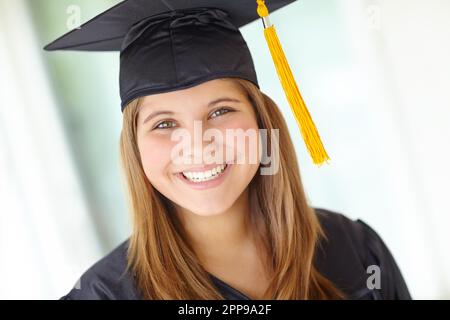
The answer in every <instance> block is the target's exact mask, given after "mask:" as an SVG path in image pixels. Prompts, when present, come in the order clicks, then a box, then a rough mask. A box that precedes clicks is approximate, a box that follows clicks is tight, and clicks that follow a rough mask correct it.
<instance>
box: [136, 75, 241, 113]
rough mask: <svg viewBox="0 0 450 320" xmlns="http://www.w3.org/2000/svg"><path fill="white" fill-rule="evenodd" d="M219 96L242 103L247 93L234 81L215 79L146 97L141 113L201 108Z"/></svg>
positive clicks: (141, 104)
mask: <svg viewBox="0 0 450 320" xmlns="http://www.w3.org/2000/svg"><path fill="white" fill-rule="evenodd" d="M219 96H220V97H228V98H236V99H239V100H241V101H242V100H243V99H245V92H244V90H243V89H242V87H241V86H240V85H239V84H238V83H237V82H236V81H234V80H232V79H214V80H210V81H206V82H203V83H201V84H199V85H196V86H194V87H191V88H187V89H182V90H176V91H171V92H166V93H158V94H153V95H148V96H145V97H143V98H142V99H141V103H140V111H144V110H147V109H154V108H155V107H156V106H157V107H167V108H170V107H173V108H176V106H177V105H178V104H183V105H184V106H186V105H191V106H192V107H194V106H199V107H200V106H203V105H206V104H208V103H209V102H210V101H212V100H214V99H217V98H218V97H219Z"/></svg>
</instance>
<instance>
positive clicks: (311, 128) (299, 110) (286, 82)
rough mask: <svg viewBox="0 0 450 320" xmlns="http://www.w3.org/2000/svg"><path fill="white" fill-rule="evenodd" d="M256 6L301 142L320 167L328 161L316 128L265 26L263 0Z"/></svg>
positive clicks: (275, 40)
mask: <svg viewBox="0 0 450 320" xmlns="http://www.w3.org/2000/svg"><path fill="white" fill-rule="evenodd" d="M256 2H257V4H258V9H257V12H258V15H259V16H260V17H261V18H263V21H264V24H265V28H264V36H265V38H266V41H267V45H268V46H269V50H270V54H271V56H272V60H273V62H274V64H275V68H276V70H277V73H278V77H279V79H280V82H281V85H282V87H283V90H284V92H285V94H286V98H287V100H288V102H289V105H290V107H291V110H292V112H293V113H294V115H295V119H296V120H297V124H298V125H299V127H300V132H301V134H302V137H303V140H304V141H305V144H306V147H307V148H308V152H309V154H310V155H311V158H312V160H313V162H314V164H316V165H319V166H320V165H321V164H323V163H324V162H325V161H328V160H330V157H329V156H328V154H327V152H326V150H325V148H324V146H323V144H322V141H321V139H320V136H319V133H318V132H317V128H316V126H315V124H314V122H313V120H312V118H311V115H310V114H309V111H308V109H307V107H306V105H305V102H304V101H303V98H302V95H301V94H300V91H299V89H298V87H297V83H296V82H295V79H294V76H293V75H292V71H291V68H290V67H289V64H288V62H287V59H286V56H285V55H284V52H283V48H282V47H281V44H280V41H279V39H278V36H277V33H276V31H275V27H274V26H273V25H270V26H266V21H267V20H266V18H265V17H267V16H268V15H269V11H268V9H267V7H266V5H265V4H264V0H256Z"/></svg>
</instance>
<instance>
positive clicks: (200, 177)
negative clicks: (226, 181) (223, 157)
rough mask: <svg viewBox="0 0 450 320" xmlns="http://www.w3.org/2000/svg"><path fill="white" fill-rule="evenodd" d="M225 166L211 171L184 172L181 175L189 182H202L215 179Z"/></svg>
mask: <svg viewBox="0 0 450 320" xmlns="http://www.w3.org/2000/svg"><path fill="white" fill-rule="evenodd" d="M225 167H226V165H220V166H217V167H215V168H214V169H211V170H206V171H202V172H196V171H184V172H183V175H184V176H185V177H186V178H187V179H188V180H190V181H194V182H203V181H208V180H212V179H215V178H216V177H217V176H219V174H221V173H222V172H223V171H224V170H225Z"/></svg>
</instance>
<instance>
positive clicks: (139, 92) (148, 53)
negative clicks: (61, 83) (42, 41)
mask: <svg viewBox="0 0 450 320" xmlns="http://www.w3.org/2000/svg"><path fill="white" fill-rule="evenodd" d="M294 1H296V0H271V1H264V0H125V1H122V2H120V3H119V4H117V5H116V6H114V7H112V8H110V9H108V10H106V11H105V12H103V13H101V14H99V15H97V16H96V17H94V18H92V19H91V20H89V21H88V22H86V23H84V24H83V25H81V27H80V28H78V29H74V30H72V31H70V32H68V33H66V34H64V35H63V36H61V37H60V38H58V39H56V40H55V41H53V42H51V43H50V44H48V45H47V46H46V47H45V48H44V49H45V50H48V51H53V50H82V51H120V75H119V85H120V96H121V109H122V111H123V110H124V108H125V107H126V106H127V104H128V103H129V102H131V101H132V100H133V99H135V98H138V97H142V96H146V95H150V94H155V93H163V92H169V91H174V90H180V89H184V88H189V87H192V86H195V85H197V84H200V83H202V82H205V81H208V80H212V79H216V78H223V77H238V78H242V79H245V80H248V81H251V82H252V83H254V84H255V85H256V86H258V88H259V85H258V80H257V76H256V72H255V68H254V64H253V60H252V56H251V54H250V51H249V49H248V47H247V44H246V42H245V40H244V38H243V37H242V35H241V33H240V31H239V28H240V27H242V26H244V25H246V24H248V23H250V22H252V21H254V20H257V19H260V18H261V19H262V21H263V25H264V35H265V38H266V41H267V44H268V47H269V49H270V53H271V56H272V59H273V61H274V64H275V67H276V70H277V73H278V77H279V79H280V82H281V84H282V87H283V90H284V92H285V94H286V98H287V100H288V102H289V105H290V107H291V109H292V112H293V113H294V115H295V119H296V121H297V124H298V125H299V128H300V131H301V134H302V136H303V139H304V141H305V144H306V146H307V148H308V151H309V153H310V155H311V157H312V159H313V162H314V163H315V164H318V165H320V164H322V163H323V162H325V161H327V160H329V157H328V154H327V153H326V151H325V149H324V147H323V145H322V141H321V139H320V136H319V134H318V132H317V129H316V126H315V125H314V123H313V121H312V119H311V116H310V114H309V112H308V109H307V108H306V105H305V103H304V101H303V98H302V96H301V94H300V91H299V89H298V87H297V84H296V82H295V80H294V77H293V75H292V72H291V69H290V67H289V64H288V62H287V60H286V57H285V55H284V53H283V50H282V48H281V45H280V42H279V40H278V37H277V34H276V31H275V28H274V26H273V25H272V24H271V23H270V21H269V9H270V11H271V12H273V11H275V10H277V9H279V8H282V7H284V6H286V5H288V4H290V3H292V2H294Z"/></svg>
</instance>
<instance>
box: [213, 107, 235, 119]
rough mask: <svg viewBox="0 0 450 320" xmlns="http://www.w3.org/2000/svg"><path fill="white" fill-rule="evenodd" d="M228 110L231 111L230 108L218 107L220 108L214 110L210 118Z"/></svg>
mask: <svg viewBox="0 0 450 320" xmlns="http://www.w3.org/2000/svg"><path fill="white" fill-rule="evenodd" d="M230 111H232V110H231V109H229V108H220V109H217V110H216V111H214V112H213V113H212V114H211V118H215V117H217V116H220V115H222V114H224V113H228V112H230Z"/></svg>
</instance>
